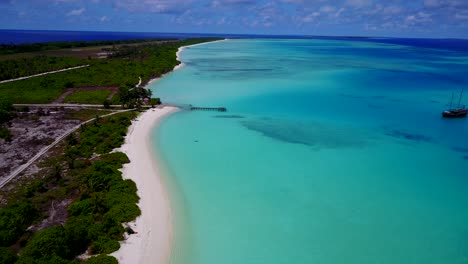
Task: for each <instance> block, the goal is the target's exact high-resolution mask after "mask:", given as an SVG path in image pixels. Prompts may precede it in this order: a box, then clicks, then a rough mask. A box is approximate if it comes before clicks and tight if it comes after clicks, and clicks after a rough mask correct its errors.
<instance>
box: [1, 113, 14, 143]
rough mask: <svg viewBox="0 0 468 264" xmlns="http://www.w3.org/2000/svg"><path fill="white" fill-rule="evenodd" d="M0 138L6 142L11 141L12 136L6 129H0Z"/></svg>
mask: <svg viewBox="0 0 468 264" xmlns="http://www.w3.org/2000/svg"><path fill="white" fill-rule="evenodd" d="M0 111H1V110H0ZM0 138H3V139H4V140H6V141H11V138H12V135H11V132H10V130H9V129H8V128H6V127H0Z"/></svg>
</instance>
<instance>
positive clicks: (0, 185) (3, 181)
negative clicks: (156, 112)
mask: <svg viewBox="0 0 468 264" xmlns="http://www.w3.org/2000/svg"><path fill="white" fill-rule="evenodd" d="M134 110H135V109H126V110H117V111H115V112H113V113H110V114H107V115H103V116H100V117H99V118H103V117H107V116H111V115H115V114H120V113H124V112H130V111H134ZM95 119H96V118H92V119H90V120H88V121H85V122H82V123H80V124H78V125H77V126H75V127H73V128H72V129H70V130H68V131H67V132H65V134H63V135H61V136H60V137H58V138H57V139H56V140H55V141H54V142H53V143H52V144H50V145H48V146H46V147H44V148H43V149H42V150H41V151H39V153H37V154H36V155H35V156H34V157H32V158H31V159H30V160H29V161H28V162H26V163H25V164H23V165H21V166H19V167H18V168H17V169H16V170H14V171H13V172H11V173H10V175H8V176H7V177H5V178H3V179H1V181H0V189H1V188H3V187H4V186H5V185H6V184H7V183H9V182H10V181H11V180H13V179H14V178H15V177H16V176H18V175H19V174H20V173H22V172H23V171H24V170H25V169H26V168H28V167H29V166H30V165H31V164H33V163H34V162H35V161H37V160H38V159H39V158H40V157H41V156H42V155H44V154H45V153H46V152H47V151H49V150H50V149H51V148H52V147H54V146H55V145H57V144H58V143H59V142H60V141H62V140H63V139H64V138H65V137H67V136H68V135H70V134H71V133H73V132H75V131H76V130H77V129H78V128H80V127H81V125H84V124H87V123H89V122H92V121H94V120H95Z"/></svg>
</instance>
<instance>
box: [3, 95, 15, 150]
mask: <svg viewBox="0 0 468 264" xmlns="http://www.w3.org/2000/svg"><path fill="white" fill-rule="evenodd" d="M12 111H13V106H12V104H11V103H8V102H7V101H3V102H0V138H1V139H5V140H6V141H10V140H11V137H12V135H11V133H10V130H9V129H8V127H7V126H6V123H7V122H8V121H10V120H11V119H12V118H13V116H14V115H13V113H12Z"/></svg>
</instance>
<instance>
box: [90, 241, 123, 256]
mask: <svg viewBox="0 0 468 264" xmlns="http://www.w3.org/2000/svg"><path fill="white" fill-rule="evenodd" d="M119 248H120V244H119V242H117V241H115V240H112V239H109V238H107V237H99V238H98V239H97V240H96V241H94V242H93V243H92V244H91V247H90V251H91V253H92V254H109V253H112V252H114V251H117V250H118V249H119Z"/></svg>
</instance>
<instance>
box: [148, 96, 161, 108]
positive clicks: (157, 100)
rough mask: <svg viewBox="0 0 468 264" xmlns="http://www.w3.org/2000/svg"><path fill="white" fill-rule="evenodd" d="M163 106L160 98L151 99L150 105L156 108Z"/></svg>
mask: <svg viewBox="0 0 468 264" xmlns="http://www.w3.org/2000/svg"><path fill="white" fill-rule="evenodd" d="M160 104H161V99H160V98H151V100H150V105H151V106H152V107H154V106H155V105H160Z"/></svg>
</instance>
